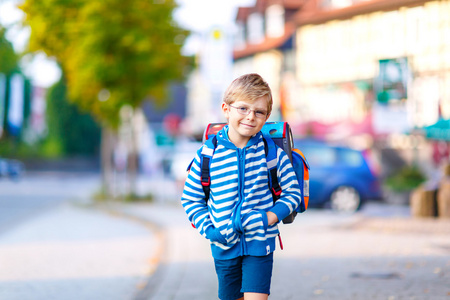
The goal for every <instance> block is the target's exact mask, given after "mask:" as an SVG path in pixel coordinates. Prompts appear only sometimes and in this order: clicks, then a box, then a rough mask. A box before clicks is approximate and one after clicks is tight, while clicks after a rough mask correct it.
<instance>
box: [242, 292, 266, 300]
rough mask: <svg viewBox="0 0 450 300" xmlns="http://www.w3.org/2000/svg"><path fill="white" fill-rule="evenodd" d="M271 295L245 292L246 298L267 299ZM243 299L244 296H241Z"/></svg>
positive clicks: (250, 299) (253, 299)
mask: <svg viewBox="0 0 450 300" xmlns="http://www.w3.org/2000/svg"><path fill="white" fill-rule="evenodd" d="M268 298H269V295H267V294H261V293H244V298H243V299H245V300H267V299H268ZM241 299H242V298H241Z"/></svg>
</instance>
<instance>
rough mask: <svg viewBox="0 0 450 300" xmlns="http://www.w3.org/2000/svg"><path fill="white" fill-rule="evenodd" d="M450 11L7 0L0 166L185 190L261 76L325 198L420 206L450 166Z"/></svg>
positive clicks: (353, 0)
mask: <svg viewBox="0 0 450 300" xmlns="http://www.w3.org/2000/svg"><path fill="white" fill-rule="evenodd" d="M94 2H95V1H94ZM449 15H450V1H444V0H439V1H419V0H415V1H413V0H398V1H386V0H308V1H307V0H289V1H288V0H283V1H282V0H265V1H263V0H260V1H259V0H254V1H250V0H247V1H237V0H236V1H200V0H197V1H187V0H186V1H182V0H179V1H176V2H175V1H165V0H153V1H139V0H134V1H132V3H131V2H130V3H128V2H127V3H126V4H125V3H122V1H114V0H110V1H105V2H98V3H97V2H95V3H86V4H82V3H79V2H78V1H74V0H67V1H59V2H57V3H55V2H54V1H50V0H46V1H34V0H25V1H16V0H2V1H0V157H1V159H2V160H3V164H4V166H5V167H3V168H2V170H3V171H2V172H1V173H0V175H1V176H2V177H4V178H7V177H16V178H19V177H20V174H21V173H23V171H24V170H26V171H27V172H33V171H36V170H40V171H42V170H50V171H51V170H70V171H92V172H99V173H100V174H101V175H102V176H101V178H102V181H101V187H99V192H98V193H99V194H100V195H102V196H103V197H113V198H120V197H131V198H132V197H139V195H140V194H143V193H147V191H142V190H139V183H138V182H139V180H144V182H146V183H145V185H147V186H149V185H150V183H149V181H152V180H154V179H155V178H164V179H167V180H171V181H174V182H175V183H176V184H177V186H178V189H179V188H181V186H182V183H183V180H184V177H185V175H186V171H185V170H186V167H187V165H188V164H189V162H190V160H191V159H192V156H193V153H194V151H195V150H196V149H197V148H198V147H199V145H201V136H202V134H203V132H204V130H205V127H206V126H207V124H209V123H211V122H224V121H225V120H224V118H223V116H222V115H221V112H220V103H221V97H222V94H223V92H224V90H225V88H226V87H227V85H228V84H229V83H230V82H231V81H232V80H233V79H234V78H236V77H237V76H239V75H242V74H244V73H250V72H256V73H259V74H261V75H262V76H263V77H264V78H265V79H266V80H267V81H268V83H269V84H270V86H271V88H272V92H273V96H274V97H273V98H274V105H273V112H272V115H271V117H270V120H269V121H287V122H289V124H290V126H291V128H292V132H293V135H294V138H295V145H296V147H298V148H300V149H302V147H303V144H302V143H303V141H306V140H307V141H308V142H313V143H315V146H314V147H313V148H311V149H312V150H308V149H310V148H308V147H307V146H306V142H305V146H304V148H305V153H306V156H307V158H308V157H311V162H310V163H311V176H312V178H311V180H312V186H311V189H312V190H311V203H312V204H317V205H319V206H323V205H324V204H326V203H327V202H328V203H329V201H330V200H331V199H338V200H336V201H335V202H339V199H342V198H345V199H347V198H348V199H350V200H349V201H350V202H351V203H350V204H351V207H353V208H352V209H354V208H358V207H359V206H360V203H361V202H363V201H365V200H371V199H378V200H384V201H387V202H391V203H395V204H408V203H409V201H410V198H411V197H412V196H411V195H412V192H413V190H414V189H417V188H418V187H419V185H420V184H423V183H427V189H428V190H433V191H434V192H436V190H437V189H438V186H439V182H440V181H441V180H442V177H443V176H444V175H445V166H446V165H447V164H448V162H449V152H450V151H449V150H450V146H449V142H450V133H449V132H450V126H449V123H450V121H449V120H450V89H449V86H450V72H449V67H450V56H449V53H450V34H449V30H450V18H449V17H448V16H449ZM339 149H340V150H339ZM339 151H340V152H339ZM343 151H353V152H351V153H353V154H347V155H346V154H345V153H346V152H345V153H344V152H343ZM318 153H320V155H318ZM339 153H341V154H339ZM342 153H344V154H342ZM355 153H356V154H355ZM352 155H353V156H352ZM358 155H359V156H358ZM330 174H332V175H333V176H334V177H335V178H334V179H333V182H330V183H329V185H328V186H327V187H326V189H325V192H324V195H319V194H318V192H317V191H318V190H319V189H322V190H323V189H324V187H323V186H322V187H317V186H316V185H317V184H318V182H324V181H326V178H329V177H332V176H330ZM319 175H320V176H319ZM317 176H319V177H317ZM360 178H362V180H359V179H360ZM358 180H359V181H360V182H358ZM314 182H315V183H314ZM315 186H316V187H315ZM338 190H340V192H337V191H338ZM341 194H343V195H344V196H341ZM319 198H324V199H323V200H320V199H319ZM315 199H316V200H315ZM331 204H333V203H331Z"/></svg>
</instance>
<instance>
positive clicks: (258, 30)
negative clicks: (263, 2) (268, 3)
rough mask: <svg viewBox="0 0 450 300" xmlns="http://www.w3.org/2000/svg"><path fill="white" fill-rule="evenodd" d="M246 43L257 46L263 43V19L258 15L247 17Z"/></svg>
mask: <svg viewBox="0 0 450 300" xmlns="http://www.w3.org/2000/svg"><path fill="white" fill-rule="evenodd" d="M247 24H248V27H247V30H248V33H247V36H248V42H249V43H250V44H259V43H262V42H263V41H264V18H263V16H262V15H261V14H260V13H253V14H251V15H250V16H249V17H248V21H247Z"/></svg>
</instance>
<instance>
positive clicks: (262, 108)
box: [222, 96, 270, 148]
mask: <svg viewBox="0 0 450 300" xmlns="http://www.w3.org/2000/svg"><path fill="white" fill-rule="evenodd" d="M267 101H268V100H267V97H266V96H263V97H260V98H258V99H256V100H255V101H242V100H240V101H236V102H234V103H233V104H231V105H230V104H226V103H223V104H222V111H223V113H224V115H225V117H226V118H227V119H228V124H229V130H228V137H229V139H230V141H231V142H233V143H234V145H235V146H236V147H238V148H243V147H245V146H246V145H247V142H248V141H249V140H250V138H251V137H252V136H253V135H255V134H256V133H258V132H259V131H260V130H261V128H262V127H263V125H264V124H265V122H266V120H267V119H268V118H269V115H270V114H268V113H267V106H268V102H267Z"/></svg>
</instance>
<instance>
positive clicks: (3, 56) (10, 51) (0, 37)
mask: <svg viewBox="0 0 450 300" xmlns="http://www.w3.org/2000/svg"><path fill="white" fill-rule="evenodd" d="M5 33H6V30H5V28H2V27H1V26H0V73H4V74H11V73H12V72H13V71H15V70H16V69H17V62H18V59H19V58H18V56H17V54H16V53H15V52H14V48H13V46H12V44H11V43H10V42H9V41H8V40H7V39H6V37H5Z"/></svg>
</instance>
